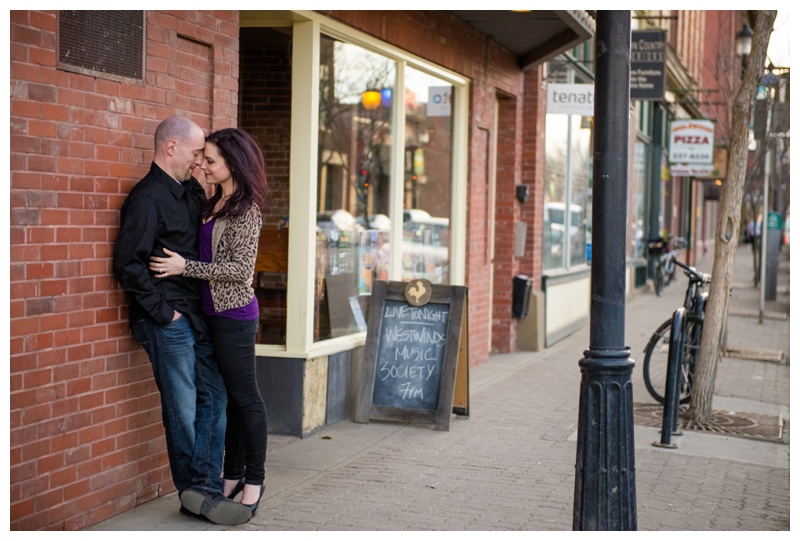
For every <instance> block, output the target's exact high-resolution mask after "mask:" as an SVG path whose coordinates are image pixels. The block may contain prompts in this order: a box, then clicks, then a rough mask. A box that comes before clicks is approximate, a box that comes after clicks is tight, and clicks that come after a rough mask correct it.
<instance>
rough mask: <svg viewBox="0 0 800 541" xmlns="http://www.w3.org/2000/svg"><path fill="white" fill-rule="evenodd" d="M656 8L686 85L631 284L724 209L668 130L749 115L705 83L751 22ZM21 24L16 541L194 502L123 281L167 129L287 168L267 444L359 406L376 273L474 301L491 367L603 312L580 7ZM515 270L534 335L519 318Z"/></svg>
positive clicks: (269, 325) (263, 281) (678, 89)
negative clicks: (186, 125)
mask: <svg viewBox="0 0 800 541" xmlns="http://www.w3.org/2000/svg"><path fill="white" fill-rule="evenodd" d="M638 15H640V17H639V18H638V19H637V25H636V26H634V28H648V27H659V28H662V29H664V30H665V31H667V32H668V39H669V47H670V49H669V51H668V54H669V60H668V63H667V64H668V66H667V68H668V73H667V86H668V87H669V89H671V90H670V91H669V92H670V95H669V99H665V100H663V101H661V102H659V103H658V104H654V103H653V102H649V103H644V102H636V103H633V104H632V107H631V114H632V120H633V121H632V124H631V125H632V140H631V149H632V152H631V156H632V159H631V170H632V171H633V172H634V174H632V175H631V196H630V198H629V199H630V201H629V205H630V209H631V211H629V221H630V224H631V226H630V233H629V238H628V239H626V242H627V243H628V245H629V262H628V264H629V284H630V287H629V289H630V290H633V289H635V288H637V287H640V286H641V285H643V284H644V278H645V277H644V273H643V272H642V271H644V270H646V267H645V264H646V262H644V261H643V258H642V239H641V233H642V227H643V225H642V224H643V223H647V222H648V221H649V222H651V223H653V224H655V225H654V227H655V228H657V229H658V228H663V229H664V230H666V231H668V232H673V233H676V234H683V232H684V231H689V232H694V231H696V230H697V229H699V227H700V226H699V225H698V224H697V223H696V222H692V220H693V219H695V217H696V216H697V215H698V214H697V210H698V209H697V208H696V205H698V203H700V204H703V203H702V202H703V201H705V199H704V198H703V195H704V191H703V186H704V184H703V182H704V181H702V180H701V181H700V182H695V180H697V179H691V178H670V176H669V169H668V164H666V157H665V155H666V147H665V146H664V142H663V137H662V138H661V142H659V136H658V135H656V133H655V132H654V128H653V123H652V119H653V118H655V117H656V116H658V115H662V116H661V118H662V120H661V129H662V130H664V129H666V128H665V126H666V123H667V122H668V121H669V120H671V119H673V118H681V117H702V116H703V115H706V116H708V117H711V118H718V121H719V122H727V116H726V115H727V111H728V109H725V108H724V106H723V107H722V108H721V109H719V108H717V109H715V108H714V107H711V106H710V105H711V104H710V101H713V100H704V99H698V98H697V95H696V93H692V92H691V88H693V85H694V86H697V85H698V84H702V85H703V87H707V88H712V87H713V86H714V81H716V82H719V81H722V77H721V76H719V75H717V76H716V78H715V79H714V80H709V75H708V74H709V70H710V69H711V68H710V66H711V65H715V66H716V68H717V69H718V72H723V73H725V72H727V71H730V69H729V65H730V62H731V61H732V60H735V59H731V58H729V56H730V50H729V41H730V38H731V32H735V30H736V28H738V27H739V26H740V18H738V15H737V14H736V12H667V11H664V12H660V11H659V12H656V11H648V12H638ZM10 23H11V25H10V59H11V61H10V73H11V80H10V83H11V84H10V86H11V89H10V90H11V99H10V148H11V154H10V171H11V189H10V240H11V243H10V244H11V246H10V265H9V269H10V292H11V295H10V297H11V298H10V304H9V306H10V308H9V311H10V404H11V409H10V459H11V460H10V462H11V470H10V478H11V487H10V493H11V498H10V500H11V505H10V509H11V529H14V530H34V529H67V530H77V529H82V528H85V527H86V526H88V525H91V524H95V523H97V522H100V521H102V520H104V519H106V518H109V517H111V516H113V515H114V514H116V513H119V512H121V511H124V510H126V509H129V508H131V507H134V506H136V505H137V504H139V503H142V502H144V501H147V500H150V499H153V498H155V497H158V496H159V495H161V494H164V493H166V492H169V491H172V490H173V489H174V487H173V485H172V481H171V476H170V472H169V466H168V463H167V457H166V449H165V442H164V438H163V428H162V425H161V413H160V403H159V397H158V391H157V389H156V386H155V382H154V380H153V377H152V371H151V368H150V364H149V361H148V359H147V356H146V354H145V353H144V352H143V351H142V350H141V349H140V348H139V347H138V345H137V343H136V342H135V340H134V339H133V338H132V337H131V335H130V331H129V328H128V321H127V301H126V298H125V295H124V293H123V291H122V290H121V288H120V287H119V285H118V283H117V281H116V279H115V277H114V276H113V274H112V271H111V255H112V251H113V245H114V241H115V239H116V235H117V228H118V224H119V209H120V207H121V205H122V202H123V201H124V200H125V197H126V196H127V194H128V192H129V191H130V189H131V187H132V186H133V185H134V184H135V183H136V182H137V181H138V180H139V179H140V178H141V177H142V176H143V175H144V174H145V173H146V172H147V170H148V169H149V166H150V162H151V159H152V151H153V149H152V147H153V135H154V132H155V128H156V126H157V125H158V123H159V122H160V121H161V120H162V119H164V118H165V117H167V116H169V115H171V114H174V113H181V114H185V115H188V116H190V117H191V118H192V119H193V120H194V121H195V122H197V123H198V124H199V125H200V126H201V127H202V128H204V129H205V130H208V131H211V130H217V129H220V128H225V127H229V126H238V127H241V128H243V129H245V130H247V131H249V132H250V133H252V134H253V135H254V136H255V137H256V138H257V140H258V141H259V143H260V144H261V146H262V149H263V151H264V155H265V158H266V161H267V172H268V176H269V195H268V201H269V202H268V204H267V205H266V207H265V208H264V228H263V231H262V239H261V245H260V248H259V258H258V262H257V264H256V272H257V274H256V278H255V282H254V287H255V290H256V294H257V295H258V299H259V306H260V310H261V328H260V332H259V336H258V340H257V341H258V344H257V346H256V353H257V356H258V373H259V384H260V387H261V390H262V394H263V395H264V398H265V401H266V402H267V408H268V412H269V426H270V432H273V433H283V434H291V435H297V436H303V435H307V434H309V433H312V432H313V431H315V430H318V429H319V428H320V427H323V426H325V425H327V424H330V423H333V422H336V421H338V420H341V419H345V418H348V417H351V416H352V414H353V410H354V401H355V399H356V397H357V394H358V387H359V385H360V382H361V380H360V374H361V370H360V369H361V365H362V357H363V349H364V348H363V346H364V343H365V340H366V333H365V330H364V328H363V326H361V325H360V324H359V316H363V315H364V314H366V312H367V310H368V305H369V294H370V291H371V284H372V281H374V280H386V279H389V280H409V279H411V278H426V279H428V280H430V281H431V282H434V283H442V284H450V285H466V286H468V288H469V310H468V325H469V337H468V340H469V342H468V346H469V347H468V350H469V361H470V364H471V365H473V366H474V365H477V364H480V363H485V362H489V361H490V355H491V353H493V352H509V351H514V350H517V349H529V350H538V349H541V348H542V347H545V346H546V345H549V344H550V343H552V342H554V341H556V340H558V339H560V337H563V336H565V335H566V334H567V333H569V332H572V331H574V330H575V329H577V328H580V326H582V325H585V324H586V322H587V321H588V306H589V297H588V284H589V275H590V267H589V265H588V264H587V259H588V251H585V248H586V247H587V246H586V244H587V243H588V242H590V239H591V229H590V228H591V215H590V208H591V173H590V161H591V149H590V147H589V146H588V142H589V141H591V133H592V131H591V129H592V127H591V126H592V123H591V119H590V118H589V117H588V116H581V114H569V115H561V116H559V115H556V114H548V112H547V108H546V107H547V106H546V103H547V101H546V93H547V89H548V88H549V85H550V84H552V83H569V84H573V83H581V84H587V85H588V84H590V83H591V82H592V80H593V74H592V73H591V66H592V58H593V51H592V47H591V38H592V35H593V24H594V23H593V19H592V18H591V17H590V16H588V15H587V14H586V13H585V12H580V11H534V12H523V13H513V12H508V11H506V12H503V11H394V12H382V11H318V12H311V11H293V12H290V11H241V12H239V11H214V12H209V11H146V12H145V11H138V12H137V11H124V12H119V11H118V12H115V11H91V12H71V11H60V12H59V11H11V16H10ZM98 28H103V30H104V32H98V31H93V30H97V29H98ZM704 33H705V34H707V35H712V36H715V38H714V39H713V40H709V39H701V36H703V35H704ZM706 38H707V36H706ZM714 48H716V49H717V50H716V52H715V51H714V50H713V49H714ZM725 55H728V56H725ZM726 66H728V67H726ZM726 70H727V71H726ZM734 71H735V70H734ZM735 73H738V72H735ZM707 102H709V103H707ZM718 109H719V110H718ZM720 111H721V112H720ZM723 119H724V120H723ZM718 146H721V147H724V146H725V143H724V141H720V145H718ZM567 149H569V150H567ZM639 151H641V152H639ZM662 164H663V165H662ZM664 176H666V178H663V177H664ZM661 182H663V184H664V186H665V189H664V191H663V192H662V193H659V195H658V197H657V201H655V202H654V203H653V204H650V203H648V204H647V205H646V204H645V195H646V194H647V193H648V192H647V188H646V187H647V186H651V187H652V185H653V183H655V184H659V183H661ZM520 187H523V188H525V187H527V189H528V195H527V197H525V196H524V194H521V193H520V192H518V189H519V188H520ZM649 193H650V194H651V196H652V193H653V192H652V191H651V192H649ZM683 194H687V195H686V197H684V195H683ZM688 194H691V198H689V195H688ZM648 205H649V206H648ZM652 209H654V210H652ZM703 209H707V210H708V213H713V203H712V204H711V206H708V205H706V206H703V207H701V208H700V211H701V212H702V211H703ZM559 211H560V214H561V217H560V218H559V217H558V214H559ZM648 213H650V214H648ZM573 216H574V218H575V220H574V222H573ZM703 216H704V219H703V223H704V224H705V227H706V229H703V230H702V231H703V236H702V239H701V240H703V241H708V240H709V239H712V238H713V227H711V226H710V224H711V222H712V217H711V216H705V215H703ZM520 275H522V276H525V277H527V278H528V279H529V280H530V283H531V288H532V292H531V296H530V309H529V314H528V317H526V318H517V317H513V316H512V300H513V299H512V296H513V290H512V281H513V279H514V277H516V276H520ZM579 356H580V352H576V356H575V363H577V360H578V358H579ZM576 369H577V368H576ZM176 511H177V510H176Z"/></svg>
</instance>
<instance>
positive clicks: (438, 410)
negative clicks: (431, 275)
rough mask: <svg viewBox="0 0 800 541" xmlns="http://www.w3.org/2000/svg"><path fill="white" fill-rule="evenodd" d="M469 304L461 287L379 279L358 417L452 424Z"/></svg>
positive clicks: (372, 306)
mask: <svg viewBox="0 0 800 541" xmlns="http://www.w3.org/2000/svg"><path fill="white" fill-rule="evenodd" d="M465 304H466V287H463V286H444V285H434V284H431V283H430V282H428V281H427V280H412V281H411V282H409V283H403V282H382V281H378V282H375V287H374V289H373V292H372V297H371V299H370V309H369V322H368V325H367V341H366V345H365V347H364V370H363V373H362V375H363V381H362V385H361V392H360V394H359V401H358V406H357V411H356V418H355V420H356V421H357V422H368V421H369V420H370V419H376V420H384V421H402V422H418V421H421V422H427V423H432V424H434V425H435V426H436V428H437V429H440V430H448V429H449V423H450V414H451V410H452V409H453V395H454V388H455V378H456V367H457V364H458V359H459V353H460V351H461V348H460V346H461V341H462V337H463V336H464V334H463V333H462V327H463V324H464V320H465V315H466V312H465V310H464V306H465ZM462 356H463V354H462Z"/></svg>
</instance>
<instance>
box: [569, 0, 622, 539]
mask: <svg viewBox="0 0 800 541" xmlns="http://www.w3.org/2000/svg"><path fill="white" fill-rule="evenodd" d="M595 59H596V62H597V64H596V66H597V70H596V79H595V101H594V119H595V121H594V126H595V136H594V144H593V154H594V171H595V173H594V179H595V180H594V197H593V199H592V216H593V217H594V224H593V227H592V246H593V250H594V254H593V255H592V276H591V299H592V300H591V307H590V323H589V325H590V331H589V349H587V350H586V351H584V353H583V355H584V357H583V359H581V360H580V362H579V365H580V368H581V388H580V403H579V411H578V444H577V458H576V462H575V499H574V506H573V513H572V528H573V530H636V528H637V523H636V476H635V469H636V468H635V465H634V440H633V388H632V383H631V374H632V373H633V366H634V364H635V363H634V362H633V361H632V360H631V359H630V348H629V347H626V346H625V272H626V268H625V256H626V254H625V247H626V243H624V242H620V239H624V238H625V233H626V228H627V200H628V142H629V138H628V124H629V121H628V119H629V114H630V71H631V12H630V11H605V10H600V11H598V12H597V33H596V35H595Z"/></svg>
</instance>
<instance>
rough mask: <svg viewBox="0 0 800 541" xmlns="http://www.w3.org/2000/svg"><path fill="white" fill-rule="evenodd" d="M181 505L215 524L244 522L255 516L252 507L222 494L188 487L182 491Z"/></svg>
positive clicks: (229, 524)
mask: <svg viewBox="0 0 800 541" xmlns="http://www.w3.org/2000/svg"><path fill="white" fill-rule="evenodd" d="M181 505H183V507H184V508H186V510H187V511H189V512H191V513H194V514H196V515H202V516H204V517H206V518H207V519H208V520H210V521H211V522H213V523H214V524H221V525H225V526H232V525H236V524H244V523H245V522H247V521H248V520H250V519H251V518H252V517H253V513H252V512H251V511H250V509H248V508H247V507H245V506H244V505H242V504H240V503H236V502H235V501H233V500H229V499H228V498H226V497H225V496H223V495H222V494H204V493H203V492H200V491H199V490H195V489H193V488H187V489H186V490H184V491H183V492H182V493H181Z"/></svg>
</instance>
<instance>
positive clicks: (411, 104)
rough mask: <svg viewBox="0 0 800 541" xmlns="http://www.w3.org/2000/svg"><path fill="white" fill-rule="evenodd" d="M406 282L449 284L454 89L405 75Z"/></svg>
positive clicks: (419, 76)
mask: <svg viewBox="0 0 800 541" xmlns="http://www.w3.org/2000/svg"><path fill="white" fill-rule="evenodd" d="M405 108H406V125H405V167H404V185H403V256H402V257H403V271H402V272H403V275H402V280H404V281H407V280H411V279H414V278H425V279H427V280H430V281H431V282H433V283H435V284H447V283H449V274H450V273H449V270H450V204H451V192H452V182H451V177H452V163H453V161H452V160H453V144H452V142H453V116H452V111H453V86H452V85H449V84H447V83H446V82H444V81H442V80H441V79H438V78H436V77H433V76H431V75H428V74H426V73H423V72H421V71H419V70H416V69H413V68H408V69H407V70H406V92H405Z"/></svg>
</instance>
